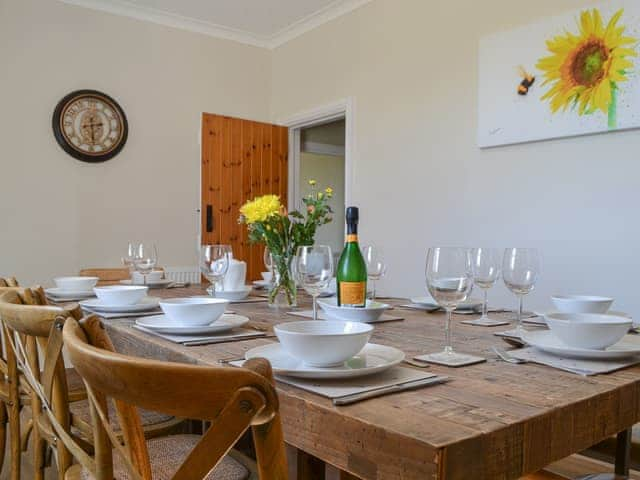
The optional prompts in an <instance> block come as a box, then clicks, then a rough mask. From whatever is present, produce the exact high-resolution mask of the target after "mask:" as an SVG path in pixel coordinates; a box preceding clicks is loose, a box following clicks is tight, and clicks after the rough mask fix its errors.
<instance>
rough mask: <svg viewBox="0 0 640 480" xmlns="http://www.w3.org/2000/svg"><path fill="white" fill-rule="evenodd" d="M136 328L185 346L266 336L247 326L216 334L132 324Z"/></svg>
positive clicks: (264, 333)
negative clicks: (158, 329)
mask: <svg viewBox="0 0 640 480" xmlns="http://www.w3.org/2000/svg"><path fill="white" fill-rule="evenodd" d="M132 327H133V328H135V329H136V330H140V331H141V332H145V333H148V334H150V335H155V336H157V337H160V338H164V339H165V340H169V341H170V342H173V343H180V344H182V345H185V346H195V345H209V344H213V343H226V342H235V341H239V340H249V339H252V338H260V337H266V336H267V332H260V331H258V330H252V329H249V328H236V329H234V330H232V331H230V332H224V333H220V334H218V335H173V334H171V335H170V334H167V333H159V332H154V331H153V330H150V329H148V328H144V327H141V326H140V325H132Z"/></svg>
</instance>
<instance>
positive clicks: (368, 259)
mask: <svg viewBox="0 0 640 480" xmlns="http://www.w3.org/2000/svg"><path fill="white" fill-rule="evenodd" d="M362 256H363V257H364V263H365V264H366V266H367V276H368V277H369V280H371V286H372V287H371V288H372V290H373V291H372V292H371V300H373V301H375V299H376V282H377V281H378V280H380V279H381V278H382V277H383V276H384V274H385V273H387V264H386V263H385V261H384V256H383V255H382V251H381V250H380V248H378V247H373V246H371V245H368V246H366V247H362Z"/></svg>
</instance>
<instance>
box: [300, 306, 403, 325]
mask: <svg viewBox="0 0 640 480" xmlns="http://www.w3.org/2000/svg"><path fill="white" fill-rule="evenodd" d="M287 313H288V314H289V315H294V316H296V317H303V318H313V310H302V311H299V312H287ZM318 319H320V320H332V319H331V318H329V317H328V316H327V314H326V313H325V312H324V311H322V310H320V309H318ZM400 320H404V318H403V317H398V316H396V315H389V314H387V313H383V314H382V315H380V318H378V319H377V320H372V321H370V322H367V323H383V322H397V321H400Z"/></svg>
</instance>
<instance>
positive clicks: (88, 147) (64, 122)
mask: <svg viewBox="0 0 640 480" xmlns="http://www.w3.org/2000/svg"><path fill="white" fill-rule="evenodd" d="M52 123H53V134H54V135H55V137H56V140H57V141H58V144H60V146H61V147H62V148H63V150H64V151H65V152H67V153H68V154H69V155H71V156H72V157H74V158H77V159H78V160H82V161H83V162H92V163H93V162H104V161H106V160H109V159H110V158H113V157H115V156H116V155H117V154H118V153H119V152H120V151H121V150H122V148H123V147H124V144H125V143H126V142H127V134H128V131H129V127H128V124H127V117H126V116H125V114H124V111H123V110H122V108H121V107H120V105H118V103H117V102H116V101H115V100H114V99H113V98H111V97H110V96H108V95H106V94H104V93H101V92H98V91H96V90H76V91H75V92H71V93H70V94H69V95H67V96H66V97H64V98H63V99H62V100H60V102H59V103H58V105H57V106H56V109H55V111H54V112H53V121H52Z"/></svg>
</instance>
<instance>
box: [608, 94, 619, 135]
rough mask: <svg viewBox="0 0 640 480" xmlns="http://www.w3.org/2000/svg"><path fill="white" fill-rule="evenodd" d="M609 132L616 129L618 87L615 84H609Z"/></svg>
mask: <svg viewBox="0 0 640 480" xmlns="http://www.w3.org/2000/svg"><path fill="white" fill-rule="evenodd" d="M608 113H609V119H608V123H607V125H608V127H609V130H613V129H615V128H617V127H618V87H617V85H616V84H615V82H611V102H609V111H608Z"/></svg>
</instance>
